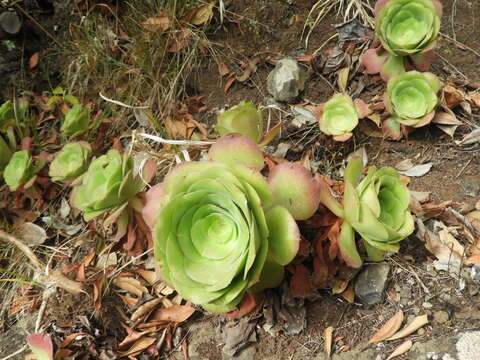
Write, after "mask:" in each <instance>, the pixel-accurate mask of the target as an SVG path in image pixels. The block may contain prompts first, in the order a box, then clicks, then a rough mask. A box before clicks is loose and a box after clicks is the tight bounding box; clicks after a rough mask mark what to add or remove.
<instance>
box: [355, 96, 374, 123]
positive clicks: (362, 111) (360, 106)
mask: <svg viewBox="0 0 480 360" xmlns="http://www.w3.org/2000/svg"><path fill="white" fill-rule="evenodd" d="M353 102H354V103H355V108H356V110H357V114H358V118H359V119H363V118H364V117H367V116H368V115H370V114H371V113H373V111H372V109H370V106H369V105H368V104H367V103H366V102H365V101H363V100H362V99H355V100H354V101H353Z"/></svg>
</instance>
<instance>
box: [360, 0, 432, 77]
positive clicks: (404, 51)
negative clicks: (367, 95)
mask: <svg viewBox="0 0 480 360" xmlns="http://www.w3.org/2000/svg"><path fill="white" fill-rule="evenodd" d="M441 16H442V5H441V3H440V2H439V1H438V0H378V1H377V3H376V5H375V19H376V26H375V32H376V36H377V38H378V39H379V40H380V43H381V45H382V46H381V47H379V48H373V49H370V50H368V51H367V52H366V53H365V54H364V55H363V56H362V62H363V64H364V65H365V67H366V69H367V72H368V73H371V74H375V73H380V74H381V75H382V78H383V79H384V80H385V81H387V80H388V79H389V78H390V77H392V76H395V75H399V74H402V73H403V72H405V67H406V66H409V65H411V66H413V67H415V68H416V69H418V70H420V71H426V70H428V68H429V66H430V63H431V61H432V57H433V49H434V47H435V45H436V42H437V37H438V33H439V31H440V20H441Z"/></svg>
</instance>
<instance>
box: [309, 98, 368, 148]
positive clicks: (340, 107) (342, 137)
mask: <svg viewBox="0 0 480 360" xmlns="http://www.w3.org/2000/svg"><path fill="white" fill-rule="evenodd" d="M369 113H370V109H369V108H368V106H367V104H365V103H364V102H363V101H362V100H360V99H356V100H355V101H353V100H352V99H351V98H350V96H348V95H344V94H336V95H334V96H333V97H332V98H331V99H330V100H328V101H327V102H326V103H325V104H322V105H321V106H320V107H319V111H318V114H317V116H318V122H319V125H320V131H322V132H323V133H324V134H326V135H331V136H333V139H334V140H335V141H346V140H348V139H350V138H351V137H352V135H353V133H352V131H353V129H355V127H356V126H357V125H358V120H359V119H361V118H364V117H365V116H367V115H368V114H369Z"/></svg>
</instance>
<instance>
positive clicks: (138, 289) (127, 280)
mask: <svg viewBox="0 0 480 360" xmlns="http://www.w3.org/2000/svg"><path fill="white" fill-rule="evenodd" d="M113 284H114V285H116V286H118V287H119V288H120V289H123V290H125V291H128V292H129V293H131V294H134V295H136V296H138V297H140V296H142V294H143V293H147V292H148V290H147V288H146V287H145V286H143V285H142V283H141V282H140V281H139V280H137V279H134V278H132V277H117V278H115V279H114V280H113Z"/></svg>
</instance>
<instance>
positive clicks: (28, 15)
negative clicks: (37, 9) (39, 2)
mask: <svg viewBox="0 0 480 360" xmlns="http://www.w3.org/2000/svg"><path fill="white" fill-rule="evenodd" d="M13 6H15V8H16V9H17V10H18V11H20V12H21V13H22V14H23V15H24V16H25V17H27V18H28V19H29V20H30V21H31V22H32V23H33V24H34V25H35V26H36V27H38V28H39V29H40V30H42V31H43V32H44V33H45V35H47V36H48V37H49V38H50V39H52V40H53V42H54V43H55V44H57V45H58V46H60V47H61V48H63V45H62V44H61V43H60V41H58V40H57V38H56V37H55V36H53V35H52V34H51V33H50V32H49V31H48V30H47V29H45V28H44V27H43V26H42V24H40V23H39V22H38V21H37V20H35V18H34V17H33V16H32V15H30V14H29V13H28V12H26V11H25V10H23V8H22V7H21V6H20V5H18V4H16V3H14V4H13Z"/></svg>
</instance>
